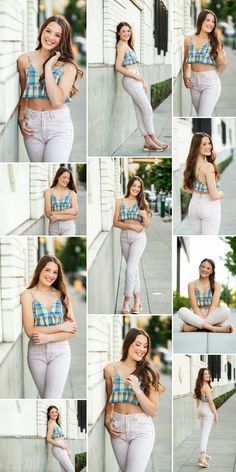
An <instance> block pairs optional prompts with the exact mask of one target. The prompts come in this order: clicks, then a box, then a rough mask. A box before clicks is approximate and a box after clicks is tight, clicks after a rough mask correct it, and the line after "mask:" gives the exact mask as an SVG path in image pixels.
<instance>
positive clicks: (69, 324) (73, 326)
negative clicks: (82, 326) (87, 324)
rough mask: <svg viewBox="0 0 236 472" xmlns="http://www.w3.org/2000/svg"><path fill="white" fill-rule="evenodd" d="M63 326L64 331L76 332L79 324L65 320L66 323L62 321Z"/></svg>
mask: <svg viewBox="0 0 236 472" xmlns="http://www.w3.org/2000/svg"><path fill="white" fill-rule="evenodd" d="M62 326H63V328H62V331H64V332H65V333H76V331H77V326H76V323H74V322H71V321H65V322H64V323H62Z"/></svg>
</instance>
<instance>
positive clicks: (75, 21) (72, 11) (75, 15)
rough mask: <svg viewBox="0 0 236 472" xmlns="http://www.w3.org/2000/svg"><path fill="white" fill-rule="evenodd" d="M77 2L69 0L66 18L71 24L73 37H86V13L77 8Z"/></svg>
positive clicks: (65, 12) (65, 13)
mask: <svg viewBox="0 0 236 472" xmlns="http://www.w3.org/2000/svg"><path fill="white" fill-rule="evenodd" d="M77 3H78V2H77V0H69V3H68V5H67V6H66V8H65V11H64V16H65V17H66V19H67V21H68V22H69V23H70V25H71V28H72V31H73V35H82V36H84V35H85V29H86V11H85V9H83V8H81V7H78V6H77Z"/></svg>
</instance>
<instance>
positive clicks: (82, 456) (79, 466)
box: [75, 452, 86, 472]
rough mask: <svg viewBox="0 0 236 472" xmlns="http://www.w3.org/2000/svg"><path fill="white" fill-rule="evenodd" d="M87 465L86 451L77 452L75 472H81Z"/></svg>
mask: <svg viewBox="0 0 236 472" xmlns="http://www.w3.org/2000/svg"><path fill="white" fill-rule="evenodd" d="M85 467H86V452H80V453H79V454H75V472H80V471H81V470H83V469H84V468H85Z"/></svg>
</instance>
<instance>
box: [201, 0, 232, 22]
mask: <svg viewBox="0 0 236 472" xmlns="http://www.w3.org/2000/svg"><path fill="white" fill-rule="evenodd" d="M206 8H208V9H209V10H212V11H214V13H215V14H216V16H217V19H218V21H227V16H228V15H231V16H232V17H233V20H234V22H235V21H236V3H235V0H227V2H219V0H211V1H210V3H208V4H207V7H206Z"/></svg>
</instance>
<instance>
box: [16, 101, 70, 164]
mask: <svg viewBox="0 0 236 472" xmlns="http://www.w3.org/2000/svg"><path fill="white" fill-rule="evenodd" d="M26 121H27V124H28V127H29V128H32V129H33V130H34V135H33V136H32V137H30V138H25V137H24V142H25V147H26V151H27V153H28V156H29V158H30V161H31V162H67V161H68V159H69V156H70V153H71V149H72V145H73V140H74V129H73V124H72V121H71V117H70V111H69V108H67V107H66V108H60V109H59V110H52V111H35V110H31V109H30V108H28V109H27V111H26Z"/></svg>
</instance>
